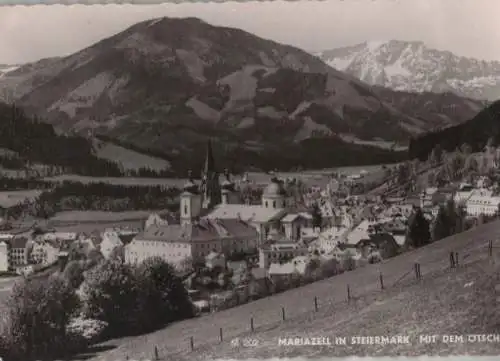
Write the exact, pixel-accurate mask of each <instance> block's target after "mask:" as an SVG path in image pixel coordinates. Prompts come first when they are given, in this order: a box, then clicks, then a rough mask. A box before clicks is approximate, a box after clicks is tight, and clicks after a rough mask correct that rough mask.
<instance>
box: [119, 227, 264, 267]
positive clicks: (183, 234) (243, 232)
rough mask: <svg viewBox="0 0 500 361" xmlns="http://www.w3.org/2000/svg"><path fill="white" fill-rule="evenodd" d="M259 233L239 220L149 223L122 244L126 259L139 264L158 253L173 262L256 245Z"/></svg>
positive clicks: (202, 259)
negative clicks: (157, 224) (156, 224)
mask: <svg viewBox="0 0 500 361" xmlns="http://www.w3.org/2000/svg"><path fill="white" fill-rule="evenodd" d="M258 237H259V234H258V232H257V230H256V229H255V228H254V227H253V226H252V225H250V224H248V223H246V222H244V221H242V220H238V219H201V220H199V221H196V222H192V223H184V224H170V225H168V226H151V227H149V228H147V229H145V230H144V231H143V232H142V233H140V234H138V235H137V236H136V237H135V238H134V239H133V240H132V242H131V243H129V244H128V245H127V246H125V261H126V262H129V263H140V262H142V261H143V260H144V259H146V258H149V257H152V256H159V257H161V258H163V259H165V260H166V261H167V262H170V263H172V264H174V265H180V264H181V263H182V262H184V261H185V260H186V259H191V260H192V261H195V262H199V261H201V262H204V261H205V257H206V256H207V255H208V254H209V253H211V252H213V251H215V252H218V253H224V254H226V255H229V254H231V253H233V252H244V251H249V250H252V249H255V248H256V247H257V241H258Z"/></svg>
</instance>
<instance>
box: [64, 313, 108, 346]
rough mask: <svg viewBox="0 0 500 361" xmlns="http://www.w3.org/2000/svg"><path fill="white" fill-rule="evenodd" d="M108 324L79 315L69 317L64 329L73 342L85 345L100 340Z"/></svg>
mask: <svg viewBox="0 0 500 361" xmlns="http://www.w3.org/2000/svg"><path fill="white" fill-rule="evenodd" d="M107 327H108V324H107V323H106V322H104V321H99V320H93V319H88V318H85V317H83V315H79V316H78V317H75V318H73V319H71V321H70V323H69V324H68V326H67V328H66V331H67V332H68V335H69V336H70V337H72V338H73V339H74V340H75V341H74V342H75V343H77V344H80V345H81V346H87V345H89V344H92V343H96V342H98V341H100V340H101V338H102V336H103V334H104V331H105V329H106V328H107Z"/></svg>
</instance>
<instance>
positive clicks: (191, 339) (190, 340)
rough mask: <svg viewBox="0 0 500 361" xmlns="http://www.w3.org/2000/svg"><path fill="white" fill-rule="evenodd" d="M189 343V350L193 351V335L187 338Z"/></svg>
mask: <svg viewBox="0 0 500 361" xmlns="http://www.w3.org/2000/svg"><path fill="white" fill-rule="evenodd" d="M189 343H190V345H191V351H193V350H194V338H193V336H191V338H190V339H189Z"/></svg>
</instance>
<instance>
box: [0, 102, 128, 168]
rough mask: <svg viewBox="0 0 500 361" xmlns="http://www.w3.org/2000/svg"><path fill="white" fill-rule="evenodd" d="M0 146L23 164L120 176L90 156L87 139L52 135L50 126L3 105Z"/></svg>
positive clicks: (106, 163)
mask: <svg viewBox="0 0 500 361" xmlns="http://www.w3.org/2000/svg"><path fill="white" fill-rule="evenodd" d="M0 144H2V147H4V148H8V149H10V150H12V151H14V152H16V153H18V154H19V157H20V160H21V161H23V162H25V161H30V162H37V163H42V164H49V165H57V166H62V167H64V168H66V169H68V170H71V172H73V173H76V174H84V175H89V176H103V177H106V176H108V177H111V176H114V177H118V176H121V175H122V172H121V170H120V168H119V166H118V165H117V164H116V163H115V162H110V161H108V160H104V159H100V158H98V157H96V156H95V155H94V154H93V153H92V144H91V143H90V142H89V141H88V140H87V139H85V138H83V137H79V136H65V135H59V134H56V133H55V131H54V128H53V127H52V125H50V124H47V123H43V122H41V121H39V120H38V119H36V118H29V117H28V116H27V115H26V114H25V113H24V112H23V111H22V110H21V109H20V108H17V107H16V106H11V105H7V104H3V103H0ZM13 165H17V164H13Z"/></svg>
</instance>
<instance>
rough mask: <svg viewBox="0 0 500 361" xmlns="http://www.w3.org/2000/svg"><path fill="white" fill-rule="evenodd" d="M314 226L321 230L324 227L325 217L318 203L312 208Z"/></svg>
mask: <svg viewBox="0 0 500 361" xmlns="http://www.w3.org/2000/svg"><path fill="white" fill-rule="evenodd" d="M311 213H312V226H313V227H314V228H320V229H321V226H322V225H323V217H322V215H321V209H320V208H319V205H318V204H317V203H314V205H313V207H312V212H311Z"/></svg>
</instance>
